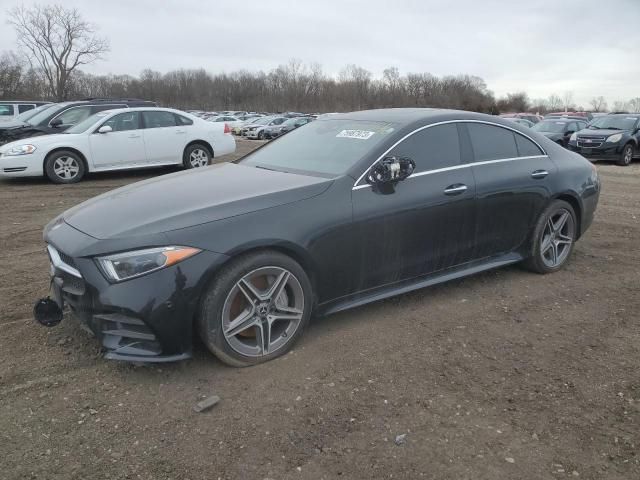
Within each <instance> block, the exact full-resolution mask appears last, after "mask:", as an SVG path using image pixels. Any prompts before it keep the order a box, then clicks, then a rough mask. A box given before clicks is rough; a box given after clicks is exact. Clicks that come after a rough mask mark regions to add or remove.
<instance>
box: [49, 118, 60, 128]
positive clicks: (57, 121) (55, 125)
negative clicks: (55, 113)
mask: <svg viewBox="0 0 640 480" xmlns="http://www.w3.org/2000/svg"><path fill="white" fill-rule="evenodd" d="M49 126H51V127H52V128H58V127H61V126H62V120H60V119H59V118H56V119H55V120H51V123H49Z"/></svg>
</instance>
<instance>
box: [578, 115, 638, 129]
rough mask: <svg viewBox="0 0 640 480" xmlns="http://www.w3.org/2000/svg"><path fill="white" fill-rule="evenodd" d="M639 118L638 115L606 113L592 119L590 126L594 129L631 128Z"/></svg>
mask: <svg viewBox="0 0 640 480" xmlns="http://www.w3.org/2000/svg"><path fill="white" fill-rule="evenodd" d="M637 120H638V117H629V116H627V115H606V116H604V117H597V118H594V119H593V120H591V123H590V124H589V127H588V128H590V129H593V130H604V129H611V130H631V129H632V128H633V126H634V125H635V123H636V121H637Z"/></svg>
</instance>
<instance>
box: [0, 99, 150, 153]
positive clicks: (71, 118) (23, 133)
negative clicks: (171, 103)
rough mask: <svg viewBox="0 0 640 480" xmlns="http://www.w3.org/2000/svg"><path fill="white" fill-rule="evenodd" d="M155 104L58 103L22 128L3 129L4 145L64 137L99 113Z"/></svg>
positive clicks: (0, 142) (128, 101)
mask: <svg viewBox="0 0 640 480" xmlns="http://www.w3.org/2000/svg"><path fill="white" fill-rule="evenodd" d="M155 106H156V104H155V102H149V101H146V100H137V99H131V98H122V99H115V98H90V99H86V100H81V101H77V102H63V103H56V104H54V106H53V107H51V108H47V109H44V110H42V111H40V112H38V114H37V115H34V116H32V117H30V118H28V119H27V120H25V121H24V123H23V124H22V125H19V126H13V127H9V128H2V124H0V145H3V144H5V143H9V142H13V141H16V140H20V139H23V138H29V137H36V136H39V135H49V134H52V133H62V132H64V131H65V130H66V129H67V128H70V127H72V126H74V125H76V124H77V123H79V122H81V121H82V120H85V119H86V118H89V117H90V116H91V115H93V114H94V113H96V112H101V111H103V110H111V109H114V108H127V107H155Z"/></svg>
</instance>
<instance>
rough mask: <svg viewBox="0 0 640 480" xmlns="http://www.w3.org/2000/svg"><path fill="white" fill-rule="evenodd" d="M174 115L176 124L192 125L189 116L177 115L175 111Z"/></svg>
mask: <svg viewBox="0 0 640 480" xmlns="http://www.w3.org/2000/svg"><path fill="white" fill-rule="evenodd" d="M175 115H176V123H177V124H178V125H193V120H191V119H190V118H187V117H183V116H182V115H178V114H177V113H176V114H175Z"/></svg>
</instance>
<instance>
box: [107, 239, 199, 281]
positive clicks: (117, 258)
mask: <svg viewBox="0 0 640 480" xmlns="http://www.w3.org/2000/svg"><path fill="white" fill-rule="evenodd" d="M199 252H200V250H198V249H197V248H191V247H159V248H148V249H145V250H134V251H131V252H124V253H116V254H114V255H107V256H104V257H98V258H96V261H97V262H98V265H100V267H101V269H102V271H103V272H104V274H105V276H106V277H107V278H108V279H109V280H111V281H113V282H121V281H123V280H129V279H130V278H135V277H139V276H141V275H146V274H147V273H151V272H155V271H156V270H160V269H161V268H165V267H169V266H171V265H175V264H176V263H178V262H181V261H182V260H185V259H187V258H189V257H191V256H193V255H195V254H196V253H199Z"/></svg>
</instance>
